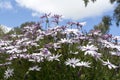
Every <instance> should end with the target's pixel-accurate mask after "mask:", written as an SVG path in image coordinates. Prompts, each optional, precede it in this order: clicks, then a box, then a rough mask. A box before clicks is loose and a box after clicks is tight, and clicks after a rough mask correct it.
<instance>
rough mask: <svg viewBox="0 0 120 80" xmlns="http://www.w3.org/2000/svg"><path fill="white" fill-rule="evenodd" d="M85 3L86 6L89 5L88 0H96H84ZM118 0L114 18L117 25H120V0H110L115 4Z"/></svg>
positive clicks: (93, 0)
mask: <svg viewBox="0 0 120 80" xmlns="http://www.w3.org/2000/svg"><path fill="white" fill-rule="evenodd" d="M83 1H84V3H85V6H87V5H88V2H90V1H92V2H95V1H96V0H83ZM115 2H116V5H117V6H116V8H115V9H114V14H113V17H111V18H113V19H114V20H115V21H116V25H117V26H119V24H120V0H110V3H111V4H113V3H115Z"/></svg>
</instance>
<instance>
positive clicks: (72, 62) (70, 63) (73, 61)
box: [65, 58, 80, 68]
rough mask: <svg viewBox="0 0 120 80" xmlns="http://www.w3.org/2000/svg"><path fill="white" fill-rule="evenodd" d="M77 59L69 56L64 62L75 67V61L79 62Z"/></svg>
mask: <svg viewBox="0 0 120 80" xmlns="http://www.w3.org/2000/svg"><path fill="white" fill-rule="evenodd" d="M79 61H80V60H79V59H76V58H71V59H70V58H69V59H67V61H66V62H65V64H66V65H69V66H72V67H73V68H75V67H76V66H77V63H79Z"/></svg>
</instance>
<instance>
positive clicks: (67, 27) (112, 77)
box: [0, 14, 120, 80]
mask: <svg viewBox="0 0 120 80" xmlns="http://www.w3.org/2000/svg"><path fill="white" fill-rule="evenodd" d="M60 20H61V16H59V15H53V16H52V15H50V14H45V15H43V16H42V17H41V21H42V23H39V24H32V25H26V26H24V27H22V28H21V29H20V31H21V32H20V33H19V34H16V33H14V34H10V35H6V36H4V37H3V38H2V39H1V40H0V80H7V79H8V80H119V79H120V70H119V69H120V43H119V40H120V36H112V35H110V34H103V33H101V31H100V30H97V29H96V30H91V31H90V32H89V33H86V32H84V31H83V30H82V27H84V25H85V22H68V23H66V24H64V25H60V22H59V21H60ZM45 28H46V29H45Z"/></svg>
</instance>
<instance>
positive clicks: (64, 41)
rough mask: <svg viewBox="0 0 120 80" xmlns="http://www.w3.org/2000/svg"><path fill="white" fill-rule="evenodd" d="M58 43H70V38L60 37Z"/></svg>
mask: <svg viewBox="0 0 120 80" xmlns="http://www.w3.org/2000/svg"><path fill="white" fill-rule="evenodd" d="M59 43H72V41H71V39H66V38H64V39H61V41H59Z"/></svg>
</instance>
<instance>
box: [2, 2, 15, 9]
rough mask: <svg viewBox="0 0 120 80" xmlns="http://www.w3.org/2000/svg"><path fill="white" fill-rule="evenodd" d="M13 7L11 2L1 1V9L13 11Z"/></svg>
mask: <svg viewBox="0 0 120 80" xmlns="http://www.w3.org/2000/svg"><path fill="white" fill-rule="evenodd" d="M12 8H13V6H12V4H11V2H8V1H1V2H0V9H12Z"/></svg>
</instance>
